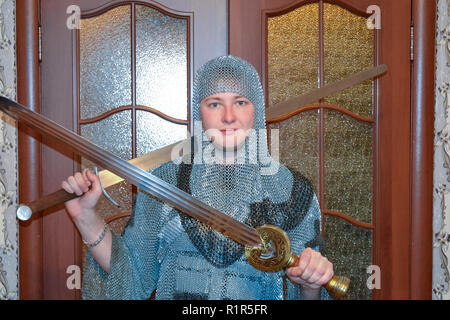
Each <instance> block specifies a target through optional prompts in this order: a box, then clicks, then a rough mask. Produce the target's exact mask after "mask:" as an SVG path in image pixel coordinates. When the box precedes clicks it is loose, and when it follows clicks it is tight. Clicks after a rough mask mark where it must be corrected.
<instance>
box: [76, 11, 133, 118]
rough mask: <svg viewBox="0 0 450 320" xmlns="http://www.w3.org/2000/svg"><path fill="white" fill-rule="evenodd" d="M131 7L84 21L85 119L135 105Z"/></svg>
mask: <svg viewBox="0 0 450 320" xmlns="http://www.w3.org/2000/svg"><path fill="white" fill-rule="evenodd" d="M130 32H131V29H130V6H121V7H118V8H115V9H112V10H110V11H108V12H106V13H104V14H102V15H100V16H98V17H95V18H90V19H85V20H82V21H81V30H80V104H81V110H80V114H81V118H82V119H85V118H91V117H94V116H97V115H99V114H101V113H103V112H105V111H108V110H110V109H113V108H115V107H118V106H121V105H129V104H131V40H130Z"/></svg>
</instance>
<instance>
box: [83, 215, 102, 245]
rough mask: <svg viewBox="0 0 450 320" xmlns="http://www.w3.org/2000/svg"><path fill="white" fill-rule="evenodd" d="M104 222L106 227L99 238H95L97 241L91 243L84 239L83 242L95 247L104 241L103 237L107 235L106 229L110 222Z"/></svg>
mask: <svg viewBox="0 0 450 320" xmlns="http://www.w3.org/2000/svg"><path fill="white" fill-rule="evenodd" d="M103 223H104V224H105V225H104V227H103V231H102V234H101V235H100V236H99V237H98V239H97V240H95V241H94V242H92V243H89V242H87V241H84V239H83V243H84V244H85V245H86V246H87V247H88V248H92V247H95V246H96V245H98V244H99V243H100V242H102V240H103V238H104V237H105V235H106V231H108V224H107V223H106V222H104V221H103Z"/></svg>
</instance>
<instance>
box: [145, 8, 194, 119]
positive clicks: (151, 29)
mask: <svg viewBox="0 0 450 320" xmlns="http://www.w3.org/2000/svg"><path fill="white" fill-rule="evenodd" d="M186 34H187V23H186V20H185V19H177V18H173V17H169V16H166V15H163V14H162V13H160V12H158V11H157V10H155V9H152V8H149V7H145V6H139V5H138V6H136V94H137V97H136V99H137V104H138V105H145V106H149V107H152V108H155V109H158V110H160V111H162V112H164V113H166V114H168V115H170V116H172V117H175V118H179V119H187V106H188V95H187V76H188V75H187V38H186Z"/></svg>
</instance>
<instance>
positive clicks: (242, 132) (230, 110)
mask: <svg viewBox="0 0 450 320" xmlns="http://www.w3.org/2000/svg"><path fill="white" fill-rule="evenodd" d="M200 114H201V117H202V123H203V129H204V130H205V132H206V134H207V136H208V138H209V139H210V140H212V141H213V143H214V144H215V145H216V147H219V148H222V149H224V150H225V151H233V150H236V149H238V148H240V147H241V146H242V145H243V143H244V142H245V139H246V138H247V137H248V135H249V134H250V130H251V129H252V128H253V125H254V122H255V106H254V105H253V103H251V102H250V100H248V99H247V98H245V97H242V96H240V95H237V94H235V93H230V92H226V93H217V94H214V95H211V96H208V97H206V98H204V99H203V100H202V101H201V102H200Z"/></svg>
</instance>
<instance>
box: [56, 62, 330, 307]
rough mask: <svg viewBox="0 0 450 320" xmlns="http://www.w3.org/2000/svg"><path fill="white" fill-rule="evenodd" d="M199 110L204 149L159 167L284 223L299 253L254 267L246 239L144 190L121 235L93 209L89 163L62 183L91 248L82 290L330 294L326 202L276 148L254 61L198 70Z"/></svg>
mask: <svg viewBox="0 0 450 320" xmlns="http://www.w3.org/2000/svg"><path fill="white" fill-rule="evenodd" d="M192 108H193V118H194V121H196V123H198V122H201V125H200V128H199V130H197V132H196V135H195V139H194V140H195V144H194V145H195V146H196V148H194V150H193V152H192V153H191V154H190V155H185V156H183V157H182V158H180V159H176V161H172V162H169V163H166V164H164V165H162V166H160V167H158V168H155V169H154V170H152V173H153V174H154V175H156V176H158V177H160V178H161V179H163V180H165V181H166V182H168V183H171V184H173V185H176V186H177V187H179V188H180V189H182V190H184V191H186V192H188V193H190V194H191V195H192V196H194V197H195V198H197V199H199V200H201V201H202V202H204V203H206V204H208V205H210V206H212V207H214V208H216V209H218V210H220V211H222V212H224V213H226V214H228V215H230V216H231V217H233V218H234V219H236V220H239V221H241V222H243V223H246V224H248V225H250V226H252V227H257V226H261V225H264V224H273V225H277V226H279V227H281V228H282V229H283V230H285V231H286V232H287V234H288V235H289V237H290V239H291V242H292V248H293V250H294V251H295V252H301V254H300V256H299V259H298V260H297V261H296V264H295V265H294V266H293V267H291V268H288V269H287V270H285V271H282V272H277V273H266V272H262V271H259V270H256V269H255V268H253V267H252V266H250V265H249V263H248V262H247V260H246V258H245V255H244V254H243V253H244V248H243V246H241V245H240V244H238V243H236V242H234V241H233V240H231V239H228V238H226V237H224V236H223V235H221V234H220V233H218V232H216V231H215V230H212V229H210V228H209V227H207V226H206V225H204V224H202V223H199V222H198V221H196V220H194V219H193V218H190V217H188V216H186V215H184V214H182V213H179V212H178V211H176V210H175V209H173V208H171V207H169V206H167V205H165V204H164V203H162V202H161V201H159V200H157V199H154V198H153V197H152V196H151V195H148V194H145V193H143V192H140V193H139V194H138V196H137V198H136V203H135V206H134V210H133V215H132V217H131V219H130V221H129V222H128V225H127V227H126V228H125V231H124V233H123V234H122V235H121V236H119V235H117V234H115V233H113V232H111V231H110V230H109V229H108V228H107V226H106V224H105V223H104V222H103V221H102V219H101V218H100V217H99V216H98V215H97V214H96V213H95V204H96V203H97V201H98V199H99V197H100V194H101V188H100V182H99V179H98V178H97V177H96V176H95V175H94V174H92V173H91V172H89V171H84V172H83V173H76V174H75V175H74V176H71V177H69V178H68V179H67V180H66V181H64V182H63V183H62V187H63V188H64V189H65V190H66V191H68V192H75V193H76V194H77V195H79V196H81V197H79V198H77V199H74V200H71V201H69V202H67V203H66V208H67V211H68V212H69V214H70V216H71V217H72V219H73V221H74V223H75V225H76V226H77V228H78V230H79V231H80V233H81V236H82V238H83V240H84V242H85V243H86V244H87V245H88V247H89V251H88V254H87V259H86V266H85V272H84V278H83V297H84V298H86V299H105V298H106V299H145V298H148V297H149V296H150V294H151V293H152V292H153V290H154V289H156V299H283V298H287V299H319V298H329V296H328V294H327V293H326V291H325V290H324V288H322V286H323V285H324V284H326V283H327V282H328V281H329V280H330V279H331V278H332V276H333V265H332V264H331V263H330V262H329V261H328V260H327V259H326V258H325V257H323V256H322V255H321V254H320V252H319V251H318V250H319V247H320V209H319V205H318V201H317V198H316V196H315V194H314V191H313V188H312V186H311V184H310V183H309V182H308V181H307V180H306V179H305V178H304V177H303V176H301V175H300V174H299V173H297V172H294V171H291V170H289V169H288V168H286V167H285V166H283V165H281V164H279V163H277V162H276V161H275V160H273V159H272V158H271V157H270V155H269V152H268V149H267V143H266V125H265V116H264V113H265V107H264V95H263V90H262V87H261V83H260V81H259V76H258V73H257V72H256V70H255V69H254V67H253V66H251V65H250V64H249V63H248V62H246V61H244V60H242V59H240V58H236V57H233V56H224V57H219V58H216V59H213V60H211V61H209V62H207V63H206V64H205V65H204V66H202V68H200V70H199V71H198V72H197V75H196V78H195V82H194V91H193V100H192ZM91 185H92V188H91V189H90V190H89V187H90V186H91ZM285 275H286V276H287V278H288V279H289V280H290V281H289V282H286V283H285V284H284V283H283V282H285V280H286V277H285Z"/></svg>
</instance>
